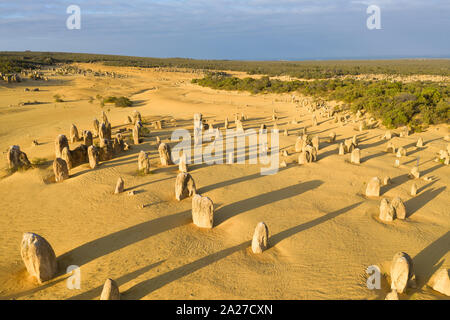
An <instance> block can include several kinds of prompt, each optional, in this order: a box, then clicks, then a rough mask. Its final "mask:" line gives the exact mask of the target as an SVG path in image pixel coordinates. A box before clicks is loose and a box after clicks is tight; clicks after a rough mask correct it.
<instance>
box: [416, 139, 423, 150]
mask: <svg viewBox="0 0 450 320" xmlns="http://www.w3.org/2000/svg"><path fill="white" fill-rule="evenodd" d="M416 147H417V148H423V139H422V138H419V139H418V140H417V143H416Z"/></svg>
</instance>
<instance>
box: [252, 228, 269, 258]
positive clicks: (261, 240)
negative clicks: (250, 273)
mask: <svg viewBox="0 0 450 320" xmlns="http://www.w3.org/2000/svg"><path fill="white" fill-rule="evenodd" d="M268 241H269V229H268V228H267V225H266V224H265V223H264V222H259V223H258V224H257V225H256V228H255V232H254V233H253V238H252V251H253V253H262V252H263V251H264V250H266V249H267V247H268Z"/></svg>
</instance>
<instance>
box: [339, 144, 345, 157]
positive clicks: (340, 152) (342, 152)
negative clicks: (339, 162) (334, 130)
mask: <svg viewBox="0 0 450 320" xmlns="http://www.w3.org/2000/svg"><path fill="white" fill-rule="evenodd" d="M344 154H345V149H344V144H343V143H342V142H341V143H340V144H339V155H340V156H343V155H344Z"/></svg>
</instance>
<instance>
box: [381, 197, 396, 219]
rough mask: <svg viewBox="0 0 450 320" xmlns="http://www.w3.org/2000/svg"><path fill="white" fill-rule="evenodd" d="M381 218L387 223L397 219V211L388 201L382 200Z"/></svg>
mask: <svg viewBox="0 0 450 320" xmlns="http://www.w3.org/2000/svg"><path fill="white" fill-rule="evenodd" d="M379 218H380V220H381V221H385V222H391V221H393V220H394V219H395V209H394V207H393V206H392V204H391V203H389V201H388V200H387V199H382V200H381V203H380V216H379Z"/></svg>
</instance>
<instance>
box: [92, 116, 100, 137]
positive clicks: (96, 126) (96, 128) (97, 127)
mask: <svg viewBox="0 0 450 320" xmlns="http://www.w3.org/2000/svg"><path fill="white" fill-rule="evenodd" d="M93 127H94V135H95V136H96V137H98V135H99V131H100V122H99V121H98V120H97V119H96V118H94V121H93Z"/></svg>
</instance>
